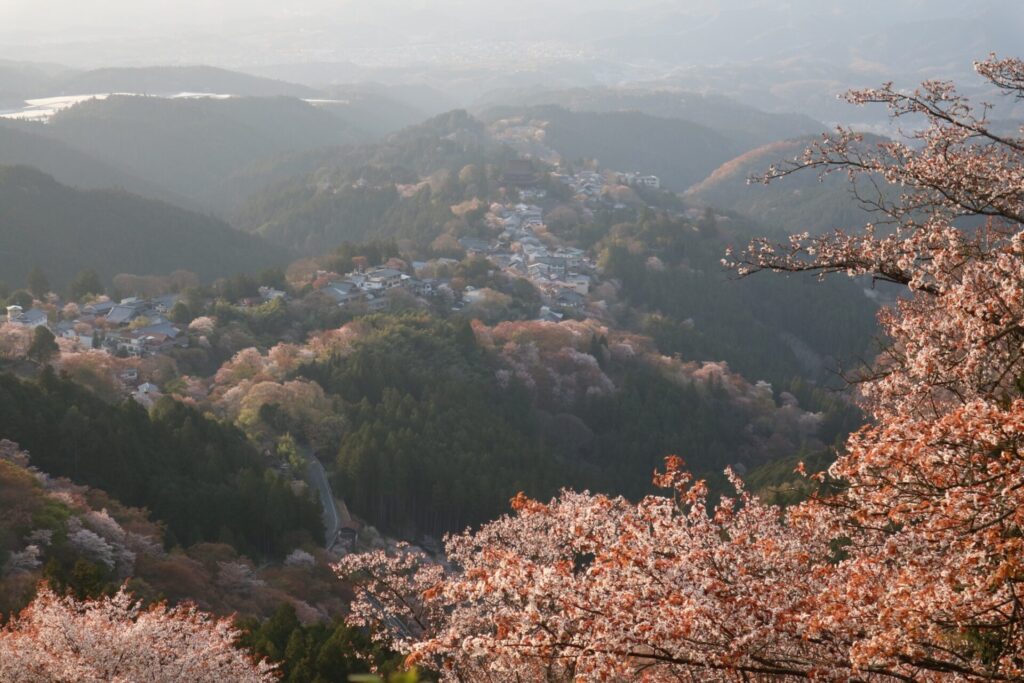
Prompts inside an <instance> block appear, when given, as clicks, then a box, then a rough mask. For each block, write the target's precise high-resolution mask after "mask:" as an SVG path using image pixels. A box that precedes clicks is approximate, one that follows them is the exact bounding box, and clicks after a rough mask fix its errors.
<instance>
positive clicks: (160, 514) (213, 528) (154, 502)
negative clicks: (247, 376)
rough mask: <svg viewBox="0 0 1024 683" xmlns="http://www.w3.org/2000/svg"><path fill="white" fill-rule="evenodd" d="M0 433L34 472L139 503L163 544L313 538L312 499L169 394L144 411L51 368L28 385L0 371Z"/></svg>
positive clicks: (269, 546)
mask: <svg viewBox="0 0 1024 683" xmlns="http://www.w3.org/2000/svg"><path fill="white" fill-rule="evenodd" d="M0 433H2V434H4V435H5V436H6V437H7V438H10V439H12V440H15V441H17V442H18V443H19V444H20V445H21V446H22V447H24V448H26V449H28V450H29V451H30V452H31V453H32V456H33V459H34V462H35V463H36V464H37V465H38V466H39V467H40V468H41V469H43V470H44V471H46V472H48V473H50V474H54V475H61V476H67V477H70V478H71V479H72V480H74V481H77V482H80V483H84V484H89V485H90V486H95V487H97V488H101V489H103V490H105V491H107V492H108V493H110V494H111V495H113V496H115V497H116V498H118V499H119V500H121V501H122V502H124V503H126V504H128V505H133V506H139V507H146V508H148V509H149V510H151V511H152V513H153V515H154V517H155V518H156V519H158V520H159V521H162V522H164V523H165V524H166V525H167V530H168V538H167V540H168V542H169V543H177V544H184V545H188V544H191V543H195V542H197V541H200V540H206V541H224V542H228V543H231V544H233V545H235V546H236V547H238V548H239V549H240V550H242V551H244V552H247V553H249V554H252V555H257V556H259V555H278V554H282V553H284V552H287V551H289V550H291V549H292V548H294V547H295V545H296V544H297V541H299V540H300V539H302V538H306V535H307V534H308V536H309V537H312V538H319V537H320V536H321V535H322V531H321V529H320V517H319V508H318V507H317V505H316V504H315V502H314V501H312V500H310V499H308V498H301V497H299V496H297V495H296V494H295V493H293V492H292V490H291V488H289V486H288V484H287V482H285V481H283V480H281V479H279V478H278V477H277V476H276V475H274V474H273V473H272V472H270V471H269V470H267V469H266V468H265V465H264V464H263V463H262V460H261V458H260V456H259V455H258V453H256V452H255V450H253V448H252V446H250V445H249V444H248V443H247V441H246V440H245V437H244V435H242V434H241V433H240V432H239V431H237V430H236V429H235V428H233V427H231V426H229V425H225V424H222V423H219V422H216V421H213V420H211V419H209V418H207V417H205V416H203V415H202V414H201V413H200V412H198V411H197V410H195V409H194V408H190V407H188V406H185V405H183V404H181V403H178V402H175V401H172V400H169V399H167V400H163V401H161V402H160V403H159V404H158V405H157V406H156V408H155V409H154V411H153V413H152V414H148V413H147V412H146V411H145V410H144V409H143V408H141V407H140V406H139V405H137V404H136V403H134V402H132V401H127V402H125V403H122V404H120V405H114V406H112V405H109V404H107V403H104V402H103V401H101V400H100V399H98V398H97V397H96V396H94V395H93V394H92V393H90V392H89V391H88V390H87V389H84V388H82V387H80V386H78V385H76V384H74V383H72V382H71V381H69V380H65V379H60V378H58V377H56V376H55V375H54V374H53V372H52V371H51V370H47V371H46V372H44V373H43V375H42V376H41V378H40V379H39V381H38V382H27V381H21V380H18V379H16V378H14V377H12V376H9V375H4V376H0Z"/></svg>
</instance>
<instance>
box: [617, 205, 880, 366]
mask: <svg viewBox="0 0 1024 683" xmlns="http://www.w3.org/2000/svg"><path fill="white" fill-rule="evenodd" d="M749 230H750V226H749V225H747V224H745V223H744V222H742V221H739V220H738V219H733V220H726V219H725V218H718V217H715V216H714V215H713V214H711V215H709V216H707V217H705V218H704V219H702V220H700V221H698V222H697V223H696V224H694V223H691V222H689V221H685V220H679V219H673V218H672V217H671V216H669V215H667V214H666V213H663V212H652V211H645V212H643V213H642V215H641V216H640V217H639V219H638V220H637V221H636V222H631V223H622V224H618V225H616V226H614V227H613V228H612V229H611V231H610V232H609V234H608V236H607V237H606V238H605V239H604V240H603V241H602V242H601V244H600V245H599V248H600V250H601V264H602V266H603V268H604V274H605V275H606V276H607V277H612V278H616V279H618V280H619V281H620V282H621V283H622V296H623V298H624V299H625V301H626V302H627V303H628V304H629V306H628V308H627V309H626V310H625V311H623V312H622V314H623V316H624V317H626V318H627V322H628V317H630V316H633V315H635V312H636V311H637V310H638V309H639V310H646V311H649V312H650V313H652V314H653V315H649V316H647V317H646V318H644V319H643V320H642V321H641V322H640V323H639V325H640V327H641V329H642V330H643V331H644V332H645V333H646V334H649V335H650V336H651V337H652V338H654V340H655V341H656V342H657V344H658V347H659V348H660V349H661V350H662V351H663V352H665V353H679V354H681V355H682V357H683V358H686V359H690V360H725V361H727V362H728V363H729V365H730V366H731V367H732V368H733V369H735V370H737V371H739V372H740V373H741V374H743V375H744V376H746V377H749V378H751V379H766V380H768V381H770V382H772V383H773V384H776V385H780V384H781V385H785V384H787V383H789V382H790V381H791V379H792V378H794V377H798V376H804V377H812V378H814V379H817V380H818V381H822V382H826V383H827V382H829V381H832V380H834V379H835V377H834V376H833V375H832V374H831V373H830V371H834V370H835V369H836V368H837V367H840V366H852V365H856V364H857V363H858V362H859V361H860V360H861V359H863V358H864V357H865V356H866V355H867V354H868V352H869V351H870V349H871V345H872V338H873V336H874V335H875V333H876V330H877V325H876V322H875V320H874V314H875V311H876V310H877V305H876V304H875V303H874V302H873V301H872V300H871V299H869V298H868V297H867V296H865V295H864V294H863V292H862V289H861V288H860V287H858V286H857V284H855V283H852V282H842V281H837V282H827V283H824V284H823V285H821V286H815V283H814V282H813V281H811V280H809V279H807V278H784V277H780V278H775V279H767V280H764V281H758V282H752V281H736V279H735V276H734V275H733V274H731V273H730V272H728V271H725V270H724V269H723V268H722V266H721V263H720V261H721V257H722V254H723V252H724V251H725V249H726V246H727V245H728V244H729V242H730V241H731V240H733V239H743V238H744V235H746V234H749ZM652 259H653V260H652ZM755 341H756V343H755Z"/></svg>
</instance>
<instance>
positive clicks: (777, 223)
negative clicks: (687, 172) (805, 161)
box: [685, 135, 883, 234]
mask: <svg viewBox="0 0 1024 683" xmlns="http://www.w3.org/2000/svg"><path fill="white" fill-rule="evenodd" d="M814 140H815V138H814V137H801V138H797V139H791V140H783V141H777V142H773V143H770V144H767V145H763V146H761V147H758V148H757V149H754V150H751V151H749V152H747V153H745V154H741V155H740V156H738V157H736V158H735V159H731V160H729V161H727V162H726V163H724V164H722V165H721V166H719V167H718V168H717V169H715V170H714V171H713V172H712V173H711V174H710V175H708V177H707V178H704V179H703V180H701V181H700V182H699V183H696V184H695V185H693V186H692V187H690V188H689V189H688V190H687V191H686V194H685V197H686V199H688V200H692V201H694V202H696V203H699V204H703V205H706V206H713V207H716V208H719V209H727V210H730V211H735V212H737V213H740V214H743V215H744V216H747V217H749V218H751V219H753V220H756V221H758V222H759V223H762V224H764V225H767V226H771V227H776V228H782V229H784V230H788V231H789V232H804V231H807V232H811V233H815V234H818V233H822V232H825V231H828V230H834V229H836V228H843V229H849V228H853V227H857V226H860V225H863V224H864V223H865V222H866V221H868V220H870V217H869V216H870V214H869V212H868V211H867V209H866V207H865V206H863V205H861V204H860V203H858V201H857V196H858V195H859V196H861V197H863V198H865V199H867V200H869V201H870V200H875V199H877V189H876V188H875V187H874V186H873V185H871V184H870V183H869V182H868V181H869V179H868V178H861V179H860V182H858V184H857V185H856V187H852V186H851V185H850V183H848V182H846V180H847V179H846V178H843V177H840V176H838V175H830V176H826V177H824V178H821V179H819V178H818V177H817V176H816V175H815V174H814V173H807V174H803V175H797V176H794V177H793V178H792V179H791V180H790V181H789V182H787V183H779V184H775V183H771V184H767V185H765V184H763V183H756V182H755V183H751V182H748V181H749V180H750V179H751V178H759V177H761V176H762V175H763V174H764V173H766V172H767V171H768V169H769V168H770V167H771V166H772V165H773V164H782V163H785V162H789V161H792V160H793V159H795V158H797V157H799V156H800V155H801V154H802V153H803V151H804V149H805V148H806V147H807V145H808V144H810V143H811V142H813V141H814ZM882 141H883V138H880V137H878V136H874V135H866V136H865V142H864V144H865V145H874V144H877V143H879V142H882ZM854 190H856V194H855V193H854Z"/></svg>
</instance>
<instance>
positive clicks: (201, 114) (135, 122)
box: [5, 96, 364, 208]
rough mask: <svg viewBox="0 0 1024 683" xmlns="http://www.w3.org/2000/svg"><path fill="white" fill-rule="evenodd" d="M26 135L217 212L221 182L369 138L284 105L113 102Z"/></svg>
mask: <svg viewBox="0 0 1024 683" xmlns="http://www.w3.org/2000/svg"><path fill="white" fill-rule="evenodd" d="M5 125H14V124H13V123H11V124H5ZM20 127H21V128H22V129H23V130H28V131H30V132H33V133H36V134H37V135H42V136H46V137H49V138H52V139H54V140H58V141H60V142H63V143H65V144H67V145H70V146H72V147H74V148H76V149H78V150H80V151H82V152H85V153H87V154H89V155H91V156H93V157H95V158H97V159H100V160H102V161H104V162H106V163H108V164H110V165H112V166H115V167H117V168H118V169H119V170H121V171H122V172H124V173H129V174H133V175H136V176H138V177H139V178H141V179H142V180H144V181H146V182H149V183H152V184H154V185H157V186H159V187H162V188H165V189H166V190H167V191H169V192H173V193H176V194H179V195H181V196H184V197H187V198H189V199H190V200H192V201H194V202H197V203H202V204H203V205H205V206H209V207H211V208H215V207H217V206H219V204H220V201H221V190H220V182H221V180H222V179H223V178H224V177H226V176H228V175H229V174H231V173H232V172H234V171H236V170H238V169H240V168H242V167H244V166H246V165H247V164H251V163H253V162H256V161H260V160H262V159H266V158H269V157H273V156H275V155H278V154H283V153H286V152H290V151H297V150H305V149H313V148H317V147H323V146H330V145H337V144H343V143H349V142H354V141H357V140H359V139H361V138H362V137H364V134H363V133H360V132H359V131H356V130H355V129H354V128H353V127H352V126H350V125H348V124H346V123H345V122H344V121H342V120H340V119H339V118H338V117H336V116H334V115H333V114H331V113H330V112H328V111H324V110H322V109H318V108H317V107H314V106H313V105H311V104H308V103H306V102H303V101H301V100H298V99H293V98H285V97H278V98H228V99H207V98H198V99H165V98H158V97H136V96H112V97H109V98H107V99H105V100H90V101H86V102H83V103H80V104H79V105H76V106H74V107H71V108H69V109H67V110H64V111H62V112H59V113H58V114H57V115H55V116H54V117H53V118H52V120H50V121H49V122H48V123H46V124H45V125H44V124H28V123H23V124H20Z"/></svg>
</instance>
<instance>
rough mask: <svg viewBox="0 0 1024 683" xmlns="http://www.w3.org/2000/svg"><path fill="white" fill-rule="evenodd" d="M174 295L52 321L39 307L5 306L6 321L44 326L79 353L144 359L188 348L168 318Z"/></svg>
mask: <svg viewBox="0 0 1024 683" xmlns="http://www.w3.org/2000/svg"><path fill="white" fill-rule="evenodd" d="M176 302H177V295H175V294H171V295H168V296H163V297H156V298H153V299H141V298H137V297H132V298H128V299H122V300H121V301H111V300H108V299H104V300H99V301H95V302H91V303H88V304H85V305H83V306H81V307H80V308H79V312H78V314H77V315H75V316H73V317H63V318H62V319H61V320H60V321H59V322H51V321H50V318H49V314H48V313H47V311H45V310H43V309H40V308H32V309H30V310H28V311H24V310H22V308H21V307H20V306H8V307H7V322H9V323H12V324H15V325H24V326H26V327H30V328H36V327H40V326H46V327H47V328H48V329H49V330H50V331H51V332H53V334H54V336H56V337H60V338H62V339H66V340H69V341H70V342H72V344H73V345H74V346H76V347H77V348H79V349H81V350H86V349H93V348H95V349H103V350H106V351H108V352H109V353H113V354H118V355H126V356H136V357H140V358H141V357H145V356H151V355H155V354H158V353H163V352H165V351H167V350H169V349H172V348H175V347H184V346H188V338H187V336H186V335H185V330H184V328H183V327H182V326H180V325H178V324H175V323H172V322H171V321H170V320H168V319H167V317H166V316H167V314H168V312H169V311H170V309H171V307H173V306H174V304H175V303H176Z"/></svg>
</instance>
